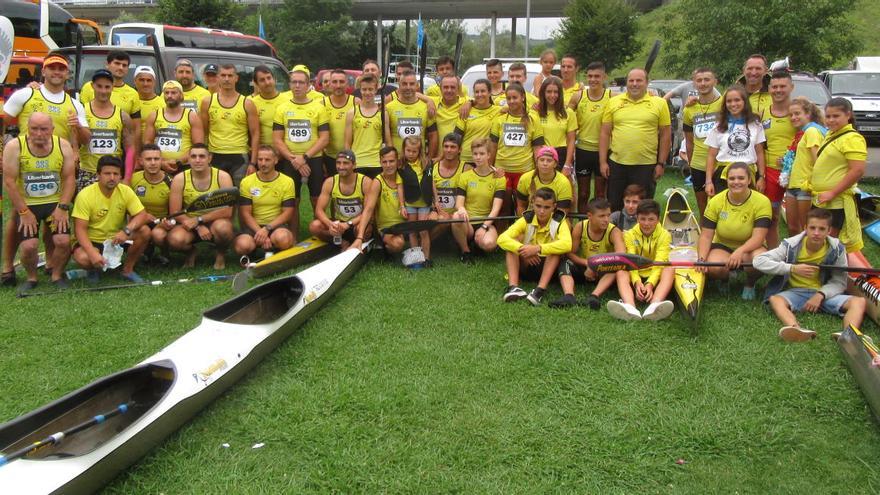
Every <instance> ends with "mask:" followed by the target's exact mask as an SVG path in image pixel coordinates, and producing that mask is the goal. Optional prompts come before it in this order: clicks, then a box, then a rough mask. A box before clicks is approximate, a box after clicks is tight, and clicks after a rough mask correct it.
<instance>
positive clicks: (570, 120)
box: [538, 76, 578, 178]
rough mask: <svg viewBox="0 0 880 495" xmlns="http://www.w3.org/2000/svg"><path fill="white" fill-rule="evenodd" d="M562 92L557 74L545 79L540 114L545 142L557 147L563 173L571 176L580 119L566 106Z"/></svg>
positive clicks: (541, 93) (540, 97) (540, 94)
mask: <svg viewBox="0 0 880 495" xmlns="http://www.w3.org/2000/svg"><path fill="white" fill-rule="evenodd" d="M562 93H563V90H562V79H559V78H558V77H556V76H550V77H548V78H546V79H544V82H543V83H542V84H541V89H540V92H539V93H538V116H539V117H540V119H541V128H542V129H543V131H544V144H546V145H547V146H552V147H554V148H556V154H557V155H558V156H559V163H560V165H562V173H563V174H565V177H566V178H570V177H571V172H572V164H573V163H574V141H575V135H576V134H577V130H578V121H577V116H576V115H575V112H574V110H568V109H566V108H565V105H564V104H563V101H562Z"/></svg>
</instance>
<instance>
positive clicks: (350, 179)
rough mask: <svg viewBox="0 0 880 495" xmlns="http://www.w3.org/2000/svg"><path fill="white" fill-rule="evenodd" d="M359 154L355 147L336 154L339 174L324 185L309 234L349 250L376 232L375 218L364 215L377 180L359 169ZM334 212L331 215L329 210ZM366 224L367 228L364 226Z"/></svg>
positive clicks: (337, 172)
mask: <svg viewBox="0 0 880 495" xmlns="http://www.w3.org/2000/svg"><path fill="white" fill-rule="evenodd" d="M356 166H357V157H356V156H355V155H354V153H353V152H352V151H351V150H342V151H340V152H339V153H338V154H337V155H336V175H334V176H332V177H327V178H326V179H325V180H324V184H323V185H322V186H321V195H320V196H319V197H318V202H317V205H316V206H315V210H314V211H315V219H314V220H312V222H311V223H310V224H309V233H311V234H312V235H313V236H316V237H320V238H321V239H324V240H326V241H331V240H332V242H333V243H334V244H336V245H338V246H340V248H341V249H343V250H345V249H348V248H349V246H353V245H356V244H355V242H356V241H360V243H361V244H362V243H363V242H364V239H365V238H366V237H369V236H371V235H372V229H371V227H370V225H371V224H372V219H371V218H368V217H367V216H365V215H364V208H365V207H366V194H367V191H369V190H370V188H371V187H372V184H373V181H372V180H371V179H370V178H369V177H367V176H365V175H362V174H359V173H357V172H355V167H356ZM328 208H329V211H330V215H327V211H328ZM362 226H363V228H361V227H362Z"/></svg>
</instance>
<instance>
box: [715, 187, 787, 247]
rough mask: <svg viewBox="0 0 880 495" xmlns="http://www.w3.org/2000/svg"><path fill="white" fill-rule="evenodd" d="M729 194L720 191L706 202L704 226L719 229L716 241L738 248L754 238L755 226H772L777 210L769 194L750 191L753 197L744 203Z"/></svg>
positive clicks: (750, 196) (716, 230)
mask: <svg viewBox="0 0 880 495" xmlns="http://www.w3.org/2000/svg"><path fill="white" fill-rule="evenodd" d="M727 196H728V193H727V192H725V193H723V194H716V195H715V196H713V197H712V198H711V199H709V203H708V204H707V205H706V211H705V212H704V213H703V227H704V228H710V229H714V230H715V236H714V237H713V238H712V242H713V243H718V244H721V245H723V246H726V247H728V248H730V249H737V248H738V247H740V246H742V245H743V244H745V243H746V241H748V240H749V238H750V237H752V230H753V229H755V228H768V227H770V220H771V218H772V216H773V211H772V209H771V207H770V200H769V199H768V198H767V196H764V195H763V194H761V193H759V192H758V191H749V197H748V198H747V199H746V200H745V202H743V203H742V204H740V205H735V204H733V203H731V202H730V200H729V199H728V198H727Z"/></svg>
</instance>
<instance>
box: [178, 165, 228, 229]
mask: <svg viewBox="0 0 880 495" xmlns="http://www.w3.org/2000/svg"><path fill="white" fill-rule="evenodd" d="M210 170H211V184H210V185H208V187H207V189H197V188H196V185H195V184H193V180H192V170H191V169H189V170H184V171H183V207H184V208H186V207H187V206H189V205H190V204H191V203H192V202H193V201H195V200H196V198H198V197H199V196H201V195H202V194H205V193H206V192H210V191H215V190H217V189H220V170H218V169H216V168H214V167H211V169H210ZM187 215H189V216H190V217H193V218H195V217H197V216H199V212H197V211H195V212H192V213H187Z"/></svg>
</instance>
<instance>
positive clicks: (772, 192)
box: [764, 167, 785, 204]
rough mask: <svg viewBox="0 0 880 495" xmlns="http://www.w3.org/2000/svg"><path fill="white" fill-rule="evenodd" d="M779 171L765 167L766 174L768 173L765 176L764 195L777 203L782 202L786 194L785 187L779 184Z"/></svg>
mask: <svg viewBox="0 0 880 495" xmlns="http://www.w3.org/2000/svg"><path fill="white" fill-rule="evenodd" d="M779 173H780V172H779V170H777V169H775V168H770V167H766V168H765V169H764V174H765V175H766V177H765V178H764V196H767V198H768V199H770V202H771V203H777V204H778V203H780V202H782V197H783V196H785V188H784V187H782V186H780V185H779Z"/></svg>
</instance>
